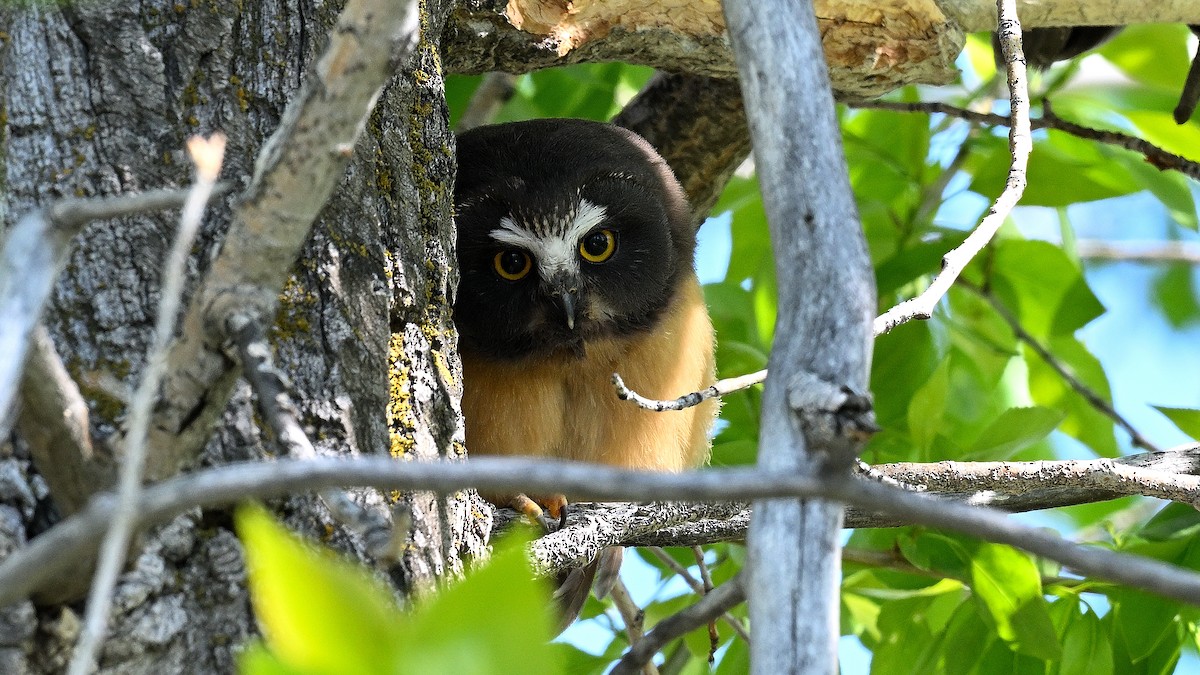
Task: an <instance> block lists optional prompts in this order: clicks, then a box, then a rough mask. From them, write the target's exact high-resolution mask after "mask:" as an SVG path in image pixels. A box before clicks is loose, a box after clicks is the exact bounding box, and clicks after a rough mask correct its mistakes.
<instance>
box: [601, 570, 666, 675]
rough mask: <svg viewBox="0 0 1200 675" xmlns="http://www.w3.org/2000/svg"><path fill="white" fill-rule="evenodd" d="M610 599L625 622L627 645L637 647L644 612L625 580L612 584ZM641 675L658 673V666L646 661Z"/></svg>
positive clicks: (639, 641)
mask: <svg viewBox="0 0 1200 675" xmlns="http://www.w3.org/2000/svg"><path fill="white" fill-rule="evenodd" d="M612 599H613V605H615V606H616V608H617V611H618V612H620V613H621V620H622V621H624V622H625V635H626V636H627V637H628V638H629V646H630V647H637V645H638V644H640V643H641V642H642V638H643V636H644V633H643V632H642V624H643V622H644V621H645V619H646V612H644V611H643V610H642V608H641V607H638V606H637V603H635V602H634V601H633V598H632V597H630V595H629V589H628V588H626V587H625V582H623V581H621V580H620V579H617V583H615V584H613V587H612ZM642 675H658V668H656V667H655V666H654V664H653V663H651V662H650V661H647V662H646V663H645V664H644V665H643V666H642Z"/></svg>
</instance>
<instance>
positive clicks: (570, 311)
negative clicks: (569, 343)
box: [557, 288, 577, 330]
mask: <svg viewBox="0 0 1200 675" xmlns="http://www.w3.org/2000/svg"><path fill="white" fill-rule="evenodd" d="M576 293H577V291H576V290H575V289H573V288H572V289H570V290H566V289H564V290H561V291H559V292H558V294H557V295H558V304H559V306H560V307H562V311H563V316H565V317H566V319H567V330H575V296H576Z"/></svg>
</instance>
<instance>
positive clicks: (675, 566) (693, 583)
mask: <svg viewBox="0 0 1200 675" xmlns="http://www.w3.org/2000/svg"><path fill="white" fill-rule="evenodd" d="M644 548H645V549H646V550H648V551H650V553H651V554H652V555H654V557H655V558H658V559H659V561H661V562H662V564H664V565H666V566H667V567H668V568H670V570H671V571H672V572H674V573H675V576H677V577H679V578H680V579H683V581H684V583H686V584H687V585H688V586H690V587H691V588H692V590H693V591H694V592H695V593H696V595H707V594H708V592H709V591H711V590H712V579H711V578H708V579H706V580H705V581H704V582H701V581H699V580H698V579H696V577H694V576H692V573H691V572H689V571H688V570H687V568H686V567H684V566H683V565H680V564H679V563H678V562H677V561H676V560H675V558H672V557H671V554H670V553H667V552H666V551H665V550H663V548H662V547H661V546H646V547H644ZM721 620H723V621H724V622H725V623H726V624H728V625H729V627H730V628H732V629H733V632H735V633H737V634H738V637H740V638H742V639H743V640H745V641H746V644H750V633H748V632H746V627H745V626H743V625H742V622H741V621H740V620H738V618H737V617H736V616H734V615H732V614H730V613H729V612H725V613H724V614H722V615H721Z"/></svg>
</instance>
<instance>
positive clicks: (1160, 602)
mask: <svg viewBox="0 0 1200 675" xmlns="http://www.w3.org/2000/svg"><path fill="white" fill-rule="evenodd" d="M1109 598H1110V599H1111V600H1112V603H1113V617H1114V621H1115V623H1116V628H1117V632H1118V634H1119V635H1120V636H1121V640H1122V642H1123V644H1124V645H1125V647H1126V649H1127V650H1128V653H1129V656H1130V658H1131V659H1132V660H1133V661H1134V662H1135V663H1136V662H1138V661H1141V660H1143V659H1145V658H1147V657H1149V656H1150V655H1151V654H1153V653H1154V652H1155V651H1156V650H1157V648H1158V647H1159V646H1160V643H1162V642H1163V641H1164V640H1166V639H1168V636H1171V635H1172V634H1173V631H1174V630H1175V622H1176V619H1177V617H1178V616H1179V605H1178V604H1177V603H1174V602H1171V601H1168V600H1164V599H1162V598H1160V597H1158V596H1155V595H1150V594H1149V593H1145V592H1143V591H1137V590H1133V589H1131V588H1118V589H1114V591H1113V593H1112V594H1111V595H1110V596H1109Z"/></svg>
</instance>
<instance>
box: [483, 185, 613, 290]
mask: <svg viewBox="0 0 1200 675" xmlns="http://www.w3.org/2000/svg"><path fill="white" fill-rule="evenodd" d="M607 215H608V212H607V210H606V209H605V208H604V207H603V206H600V205H599V204H593V203H592V202H589V201H588V200H586V199H581V200H579V203H578V205H576V206H575V210H574V211H573V212H571V213H568V214H567V222H565V223H563V222H562V221H557V222H555V221H554V220H551V218H553V216H550V217H547V216H545V215H541V214H539V215H538V216H537V217H534V218H531V219H525V218H521V219H520V220H518V219H517V218H515V217H514V216H512V215H508V216H505V217H503V218H501V219H500V227H498V228H496V229H494V230H492V231H491V232H489V233H488V235H489V236H490V237H491V238H492V239H495V240H496V241H497V242H499V243H501V244H505V245H508V246H514V247H517V248H522V249H525V250H526V251H529V253H530V254H531V255H532V256H533V259H534V262H535V264H536V265H537V268H538V274H540V275H541V277H542V279H545V280H550V279H558V278H562V277H578V276H579V240H580V239H582V238H583V236H584V235H586V234H587V233H588V232H591V231H592V229H594V228H595V227H596V226H597V225H599V224H600V223H602V222H604V219H605V217H607Z"/></svg>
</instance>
